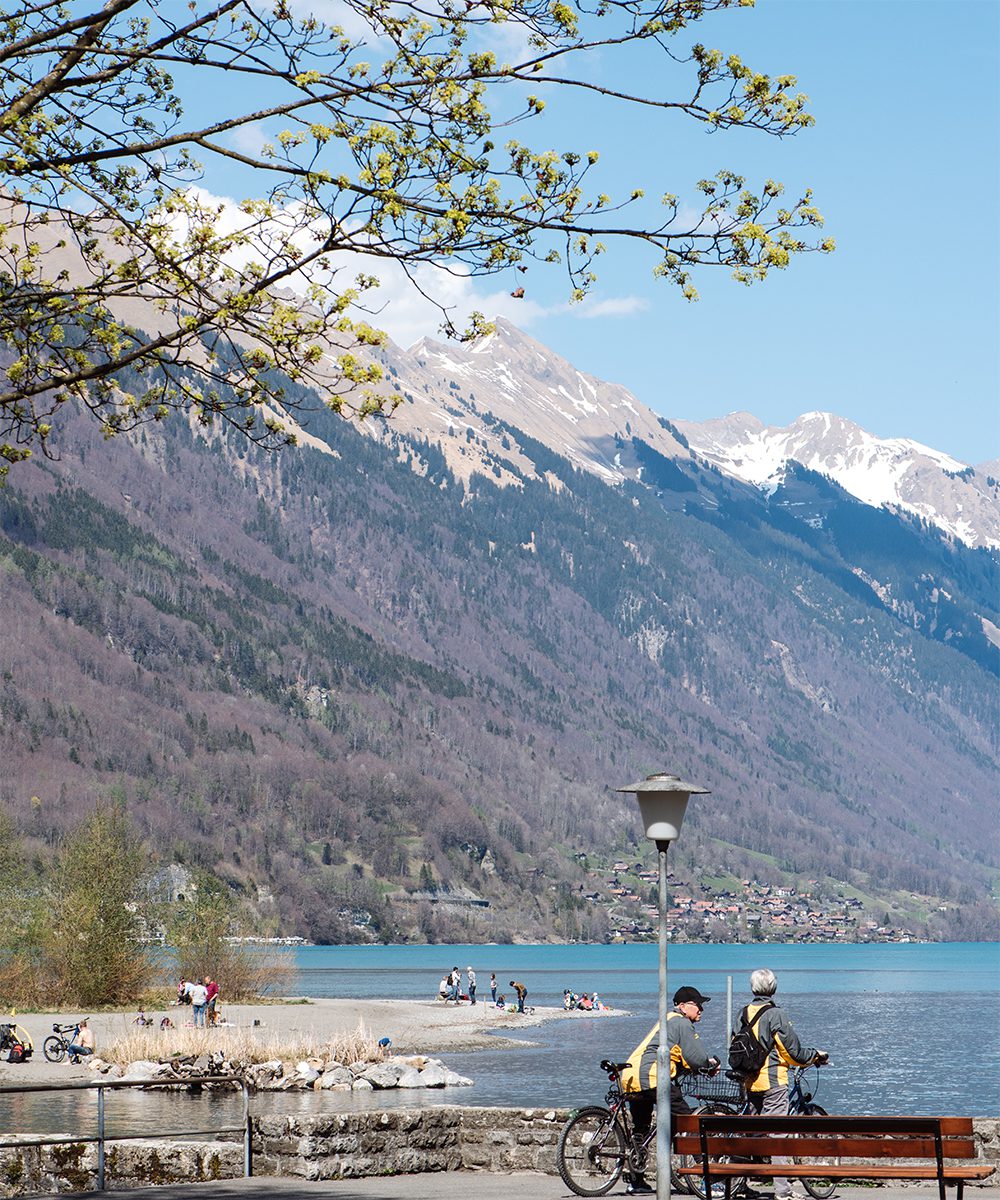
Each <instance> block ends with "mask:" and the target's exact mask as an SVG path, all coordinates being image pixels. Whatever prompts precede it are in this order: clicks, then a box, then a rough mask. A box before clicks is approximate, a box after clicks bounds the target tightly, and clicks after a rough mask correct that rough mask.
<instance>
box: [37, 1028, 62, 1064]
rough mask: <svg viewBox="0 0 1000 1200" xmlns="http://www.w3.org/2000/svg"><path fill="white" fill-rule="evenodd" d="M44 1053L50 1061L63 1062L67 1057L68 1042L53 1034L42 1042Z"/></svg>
mask: <svg viewBox="0 0 1000 1200" xmlns="http://www.w3.org/2000/svg"><path fill="white" fill-rule="evenodd" d="M42 1053H43V1054H44V1055H45V1057H46V1058H47V1059H48V1060H49V1062H62V1060H63V1059H64V1058H65V1057H66V1043H65V1042H64V1041H63V1040H62V1038H61V1037H56V1035H55V1034H52V1035H51V1036H50V1037H47V1038H46V1039H45V1041H44V1042H43V1043H42Z"/></svg>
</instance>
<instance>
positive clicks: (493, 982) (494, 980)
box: [490, 971, 497, 1004]
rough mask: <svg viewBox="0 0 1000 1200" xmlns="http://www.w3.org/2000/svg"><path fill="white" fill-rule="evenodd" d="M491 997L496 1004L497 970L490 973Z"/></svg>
mask: <svg viewBox="0 0 1000 1200" xmlns="http://www.w3.org/2000/svg"><path fill="white" fill-rule="evenodd" d="M490 999H491V1000H492V1001H493V1003H494V1004H496V1002H497V976H496V971H493V972H491V973H490Z"/></svg>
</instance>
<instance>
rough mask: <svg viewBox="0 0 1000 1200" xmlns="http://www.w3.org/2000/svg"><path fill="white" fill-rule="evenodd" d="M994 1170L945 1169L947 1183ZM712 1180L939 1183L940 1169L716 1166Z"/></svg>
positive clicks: (682, 1171)
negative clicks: (877, 1180) (901, 1180)
mask: <svg viewBox="0 0 1000 1200" xmlns="http://www.w3.org/2000/svg"><path fill="white" fill-rule="evenodd" d="M994 1170H995V1168H994V1167H992V1166H990V1165H989V1163H979V1164H971V1165H969V1166H967V1167H952V1166H947V1165H946V1166H945V1168H944V1177H945V1179H987V1178H989V1176H990V1175H992V1174H993V1172H994ZM676 1171H677V1174H678V1175H701V1174H703V1172H702V1169H701V1166H700V1165H699V1166H694V1167H678V1168H676ZM710 1174H711V1175H712V1177H713V1178H714V1177H716V1176H718V1177H720V1178H722V1177H724V1176H727V1175H732V1176H737V1175H745V1176H748V1177H750V1178H752V1179H772V1178H774V1177H775V1176H782V1177H785V1176H788V1177H791V1178H796V1179H824V1178H825V1179H869V1178H871V1179H937V1177H938V1173H937V1167H936V1166H934V1165H933V1164H927V1165H919V1164H913V1165H906V1166H893V1165H892V1164H889V1163H879V1164H871V1165H869V1164H867V1163H837V1164H836V1165H835V1166H831V1165H830V1164H829V1163H787V1164H784V1165H782V1164H780V1163H779V1164H777V1165H768V1164H767V1163H731V1162H725V1163H719V1162H713V1163H712V1165H711V1171H710Z"/></svg>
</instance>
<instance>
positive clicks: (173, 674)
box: [0, 324, 1000, 941]
mask: <svg viewBox="0 0 1000 1200" xmlns="http://www.w3.org/2000/svg"><path fill="white" fill-rule="evenodd" d="M384 362H385V366H386V370H387V383H386V386H387V387H389V388H394V389H398V391H399V394H401V395H403V396H405V397H409V398H410V399H409V402H408V403H406V404H405V405H403V406H401V407H400V408H399V409H398V410H397V412H396V415H395V416H393V417H392V418H391V419H390V420H379V419H375V420H371V421H368V422H365V423H364V425H363V426H361V428H360V429H356V428H354V427H353V426H351V425H349V424H346V423H344V422H343V421H340V420H339V419H337V418H335V417H334V416H333V415H332V414H330V413H328V412H324V411H323V410H322V409H320V410H318V411H314V412H313V413H312V414H302V421H303V425H304V432H305V435H306V436H304V437H303V439H302V445H301V446H300V447H299V448H298V449H292V450H289V451H287V452H284V453H282V454H280V455H277V456H268V455H267V454H265V453H262V452H260V451H257V450H254V449H253V448H251V447H248V446H246V445H245V444H244V443H241V442H240V441H239V440H238V439H235V438H232V437H230V436H228V435H226V434H224V433H218V432H211V431H206V430H203V429H200V428H198V427H197V426H196V425H194V424H192V423H186V422H184V421H183V420H176V419H175V420H172V421H168V422H166V423H165V424H164V425H163V426H162V427H157V428H155V429H151V430H149V431H142V432H140V433H138V434H136V435H135V436H133V437H130V438H127V439H125V438H122V439H117V440H115V441H114V442H112V443H105V442H103V441H102V439H101V438H100V436H99V435H98V433H97V431H96V430H94V429H93V428H92V427H91V426H90V425H88V424H87V422H86V421H85V420H84V419H83V417H77V418H74V419H72V420H70V421H69V422H68V425H67V428H66V429H65V430H64V431H62V432H61V433H60V436H59V440H58V443H57V446H56V448H57V450H58V455H59V457H58V460H57V461H55V462H46V461H41V462H36V463H33V464H28V465H27V466H24V467H19V468H18V474H17V478H16V480H15V481H14V485H12V486H9V487H8V488H7V489H6V491H5V492H4V493H2V494H0V558H2V565H3V568H4V574H3V579H4V590H3V593H2V597H0V604H2V609H3V618H4V619H3V625H2V628H3V644H2V647H0V648H2V650H3V655H4V663H5V669H4V671H5V673H4V676H3V680H2V684H0V715H2V717H3V721H2V722H0V752H2V753H3V755H4V762H5V764H6V771H5V778H4V780H3V781H2V782H0V799H2V802H3V804H4V807H5V808H6V809H7V810H8V811H10V812H11V813H12V814H14V815H15V817H16V819H17V820H18V822H19V825H20V827H21V829H22V830H23V831H25V833H26V836H28V838H29V839H30V842H31V844H32V846H33V848H34V849H35V850H36V851H37V852H38V853H45V852H46V851H47V850H48V849H50V848H51V847H52V846H53V845H55V844H56V843H57V842H58V838H59V836H60V831H61V830H63V829H64V828H65V825H66V822H67V821H68V820H71V819H73V818H74V817H75V816H79V814H80V813H81V812H82V811H85V810H86V807H87V805H89V804H92V803H93V802H94V800H95V799H97V798H100V797H102V796H105V797H106V796H108V795H113V796H114V797H116V798H117V799H119V800H120V801H121V802H123V803H126V804H127V805H128V806H129V808H130V811H131V812H133V813H134V814H135V816H136V818H137V820H138V821H139V822H140V825H141V828H142V830H143V832H144V833H145V834H146V835H147V836H148V837H149V838H150V840H151V841H152V842H153V843H154V844H155V845H156V847H157V849H158V852H159V853H160V854H162V856H163V857H164V860H165V861H177V862H182V863H185V864H188V865H191V866H194V867H198V868H203V869H208V870H211V871H212V872H213V873H214V874H216V875H217V877H219V878H220V879H222V880H224V881H225V882H226V883H227V884H228V885H229V886H230V887H232V888H233V889H234V891H238V892H239V893H240V894H241V895H243V896H245V897H247V898H248V902H251V903H252V904H254V905H256V907H257V909H258V911H259V915H260V918H261V920H262V921H265V922H267V921H271V922H273V925H274V927H275V928H280V929H281V931H282V932H286V933H290V932H296V933H300V934H302V935H304V936H310V937H313V938H316V939H318V940H351V939H360V940H370V939H373V938H381V939H394V940H399V939H401V938H414V937H417V938H430V939H439V940H459V941H460V940H466V939H468V940H496V941H504V940H514V939H518V938H534V939H545V938H556V939H561V940H567V939H573V938H583V939H594V940H601V939H602V938H603V937H604V936H607V933H608V930H609V928H611V927H612V923H613V922H614V921H616V920H617V916H616V914H615V913H614V912H609V911H606V910H605V909H604V908H603V907H602V906H599V905H597V904H596V903H595V902H593V901H592V900H590V899H589V898H588V896H587V891H586V889H587V888H588V887H591V886H592V883H591V879H592V875H591V873H590V864H597V865H599V864H603V863H607V864H610V863H613V862H614V861H615V859H616V857H617V856H619V855H624V856H626V858H627V859H628V860H629V861H635V860H636V859H638V858H639V857H640V856H641V855H642V854H643V853H644V848H643V847H642V846H641V845H640V837H639V834H638V833H637V830H636V819H635V814H634V812H632V811H631V807H630V804H629V802H628V801H627V799H623V798H622V797H621V796H619V795H617V794H616V793H615V792H614V791H613V788H614V787H615V786H616V785H621V784H622V783H623V782H625V781H628V780H630V779H632V778H634V777H635V776H636V774H637V773H642V772H644V771H646V770H652V769H662V768H664V767H667V768H670V767H673V768H680V769H682V771H683V773H684V774H685V775H686V776H689V777H691V778H694V779H695V780H697V781H699V782H701V783H703V784H704V785H705V786H707V787H710V788H711V789H712V792H713V799H712V800H710V801H707V802H706V804H705V805H704V806H698V809H697V811H694V812H692V814H691V818H690V821H689V823H688V824H686V825H685V838H684V844H683V847H681V848H680V850H679V857H678V860H677V861H678V865H679V866H683V868H684V869H685V871H686V872H687V874H688V877H693V878H698V879H700V880H701V881H702V882H703V884H704V886H705V887H708V888H710V889H716V890H732V889H733V888H735V887H736V886H737V885H738V882H739V880H740V879H741V878H744V877H750V878H756V879H762V880H765V881H768V882H773V883H775V884H777V883H779V882H782V881H785V880H792V881H796V882H797V883H798V884H800V885H802V886H803V888H804V890H809V891H810V894H812V895H817V896H818V897H822V896H823V895H828V896H830V897H838V896H840V897H844V896H851V897H853V898H855V899H857V900H858V902H859V904H860V905H861V909H860V910H859V911H861V912H862V913H864V914H865V916H866V918H870V919H872V920H876V919H877V923H878V924H883V923H888V924H891V925H893V926H894V927H896V928H899V929H903V930H907V931H911V932H913V933H919V934H923V935H926V936H948V937H960V936H984V934H985V935H989V934H990V933H991V932H992V931H994V930H995V917H996V910H995V905H994V902H993V900H992V899H991V896H992V890H993V888H994V887H995V885H996V880H997V865H996V859H997V856H996V852H995V835H996V830H995V823H994V822H993V821H992V817H991V810H990V803H991V797H992V790H993V783H994V781H995V772H996V767H997V745H996V723H995V721H994V720H993V717H992V714H993V706H994V704H995V697H996V674H997V670H998V667H997V654H996V646H995V645H993V644H992V642H991V640H990V639H989V637H987V636H986V633H985V630H986V629H987V623H990V624H991V626H992V627H993V628H997V627H998V626H1000V612H998V611H997V605H996V591H997V589H996V559H995V556H993V555H992V554H991V553H989V552H988V551H986V550H983V549H973V548H969V547H966V546H965V545H963V544H962V543H961V542H957V541H955V540H954V539H951V538H947V537H942V536H941V535H940V534H939V533H938V532H937V531H936V530H935V529H934V528H933V527H931V526H929V525H927V524H926V523H925V522H921V521H918V520H915V519H912V518H910V517H908V516H907V515H906V514H905V513H899V512H894V511H891V510H889V509H883V508H873V507H871V506H869V505H865V504H862V503H860V502H859V501H858V500H857V499H855V498H854V497H853V496H852V495H850V494H849V492H848V491H847V490H846V489H845V488H844V487H842V486H840V485H839V484H837V483H836V482H834V481H832V480H831V479H830V478H828V477H827V476H826V475H825V474H822V473H819V472H816V471H813V470H810V469H807V468H806V467H805V466H799V465H797V464H793V465H791V466H790V467H789V469H787V470H786V471H785V473H784V475H783V477H782V478H781V480H780V481H778V482H777V484H776V486H774V487H773V488H770V489H768V491H767V492H762V491H761V490H760V489H759V488H757V487H756V486H753V485H752V484H750V483H749V482H747V481H745V480H741V479H737V478H734V477H733V476H731V475H729V474H726V473H723V472H722V471H721V470H720V469H719V468H718V467H716V466H713V465H712V464H710V463H708V462H707V461H706V460H705V459H704V457H702V456H700V455H699V454H697V453H696V452H693V451H692V449H691V447H690V446H689V445H686V444H685V442H686V438H685V435H684V434H683V432H682V431H680V430H679V429H676V428H675V427H673V426H672V425H671V424H670V422H668V421H665V420H664V419H662V418H657V417H655V416H654V415H653V414H652V413H651V412H650V411H649V410H648V409H645V408H643V406H641V405H639V404H638V403H637V402H636V401H635V400H634V398H632V397H630V396H629V394H628V393H627V392H625V391H624V389H619V388H615V387H614V386H613V385H606V384H601V383H600V382H599V381H596V380H593V379H590V378H588V377H586V376H584V375H582V374H580V373H579V372H575V370H574V369H573V368H572V367H571V366H570V365H569V364H567V363H565V362H564V361H563V360H561V359H559V358H558V356H554V355H551V354H550V353H549V352H547V351H545V349H544V347H540V346H539V344H538V343H536V342H534V341H533V340H532V339H530V338H527V337H526V336H525V335H523V334H520V333H519V332H518V331H516V330H514V329H513V327H506V326H504V325H502V324H501V325H500V326H498V333H497V335H495V337H494V338H492V339H488V340H487V341H486V342H485V343H482V344H480V345H479V346H477V347H473V348H466V349H461V348H459V349H452V348H448V349H447V351H444V350H443V349H442V350H438V349H436V348H435V347H433V346H431V345H430V344H429V343H424V344H422V345H421V346H419V347H418V348H417V349H416V351H415V352H413V353H407V352H404V351H401V350H398V349H397V348H394V347H391V346H390V347H387V348H386V350H385V352H384ZM538 435H544V436H538ZM806 885H807V889H806ZM469 896H471V897H473V898H474V902H473V901H468V902H467V903H466V904H465V905H464V906H459V905H457V903H456V904H450V903H449V901H448V899H447V898H448V897H452V898H456V900H457V899H461V898H463V897H469ZM640 899H641V898H640ZM883 918H888V922H885V921H883ZM734 920H735V918H734ZM716 933H717V935H718V936H728V937H740V936H753V934H752V931H751V930H750V929H749V928H748V927H743V928H741V927H739V925H738V923H737V924H734V925H733V927H732V928H726V929H723V928H721V927H720V929H719V930H717V931H716Z"/></svg>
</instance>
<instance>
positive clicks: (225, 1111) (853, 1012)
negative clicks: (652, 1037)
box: [0, 943, 1000, 1135]
mask: <svg viewBox="0 0 1000 1200" xmlns="http://www.w3.org/2000/svg"><path fill="white" fill-rule="evenodd" d="M294 954H295V959H296V965H297V967H298V972H299V975H298V980H297V982H296V993H297V994H301V995H304V996H311V997H317V998H319V997H362V998H363V997H389V998H392V997H398V998H399V999H414V998H430V997H431V996H433V995H434V994H435V993H436V991H437V986H438V981H439V980H440V978H441V976H442V975H443V974H444V973H445V972H446V971H448V970H450V969H451V967H452V966H454V965H455V964H456V963H457V964H458V965H459V966H460V967H461V969H462V971H463V972H464V971H465V968H466V967H467V965H468V964H469V963H471V964H472V965H473V966H474V967H475V970H476V974H477V976H478V979H479V995H480V997H483V996H485V997H486V998H487V999H488V998H489V987H488V981H489V977H490V972H491V971H495V972H496V975H497V979H498V980H499V981H500V984H501V989H502V990H505V991H508V992H509V991H510V988H509V987H507V986H506V985H507V981H508V980H510V979H519V980H523V981H524V982H525V984H526V985H527V987H528V989H529V997H528V1003H529V1004H531V1003H535V1004H539V1005H559V1004H561V1003H562V994H563V989H564V988H570V989H572V990H573V991H576V992H584V991H587V992H594V991H596V992H599V993H600V995H601V996H602V998H604V999H605V1000H606V1001H607V1002H608V1003H609V1004H611V1005H613V1006H614V1007H615V1008H620V1009H626V1010H628V1012H629V1013H630V1014H631V1015H629V1016H622V1017H614V1018H608V1017H587V1016H583V1015H582V1014H581V1015H580V1016H579V1017H578V1018H575V1019H573V1020H569V1021H556V1022H551V1023H549V1024H545V1025H542V1026H532V1027H529V1028H526V1029H525V1030H524V1034H523V1038H524V1042H525V1044H524V1046H523V1047H520V1048H504V1049H497V1050H483V1051H477V1052H475V1053H467V1054H452V1053H448V1054H445V1055H442V1058H443V1059H444V1061H445V1062H446V1063H447V1065H448V1066H450V1067H452V1068H453V1069H455V1070H457V1071H458V1072H459V1073H461V1074H463V1075H466V1076H468V1077H470V1078H472V1079H473V1080H474V1081H475V1083H474V1086H473V1087H471V1088H455V1089H449V1090H447V1091H444V1092H441V1091H432V1092H413V1091H403V1092H378V1093H367V1094H364V1093H362V1094H361V1095H352V1094H347V1095H345V1094H343V1093H321V1094H317V1093H308V1094H295V1093H263V1094H261V1095H260V1096H258V1097H257V1098H256V1099H255V1101H254V1104H255V1107H256V1108H257V1109H258V1110H260V1111H270V1112H273V1111H303V1112H314V1111H316V1110H317V1108H319V1107H321V1106H322V1107H324V1108H345V1107H388V1106H396V1105H400V1104H402V1105H410V1106H412V1105H417V1104H441V1103H458V1104H470V1105H503V1106H516V1107H546V1108H548V1107H574V1106H576V1105H580V1104H584V1103H591V1102H593V1101H600V1100H602V1099H603V1096H604V1092H605V1090H606V1079H605V1077H604V1075H603V1074H602V1073H601V1071H600V1069H599V1067H598V1063H599V1062H600V1060H601V1059H602V1058H607V1057H612V1058H617V1057H619V1056H620V1057H625V1056H627V1055H628V1053H629V1052H630V1051H631V1050H632V1048H633V1047H634V1046H635V1045H636V1044H637V1043H638V1042H639V1040H640V1039H641V1038H642V1037H643V1036H644V1035H645V1034H646V1033H647V1032H648V1030H649V1029H650V1027H651V1026H652V1024H653V1023H654V1022H655V1020H656V1008H657V978H658V975H657V948H656V946H655V945H648V944H645V945H614V946H363V947H360V946H309V947H302V948H300V949H297V950H296V951H294ZM759 966H769V967H770V968H771V969H772V970H773V971H774V972H775V974H776V975H777V976H778V999H779V1001H780V1002H781V1003H782V1005H783V1006H784V1007H785V1008H786V1009H787V1010H788V1012H789V1013H790V1015H791V1017H792V1019H793V1021H794V1022H795V1026H796V1029H797V1030H798V1032H799V1035H800V1037H801V1038H802V1040H803V1042H804V1043H805V1044H807V1045H812V1046H817V1045H818V1046H821V1047H823V1048H824V1049H826V1050H828V1051H829V1052H830V1058H831V1064H830V1066H829V1067H826V1068H824V1070H823V1072H822V1074H821V1078H820V1087H819V1092H818V1094H817V1099H818V1100H819V1102H820V1103H821V1104H822V1105H823V1106H824V1107H825V1108H827V1109H828V1110H829V1111H831V1112H841V1113H859V1114H860V1113H873V1114H878V1113H912V1114H928V1115H937V1114H946V1115H967V1116H998V1115H1000V1072H998V1070H997V1064H998V1063H1000V945H998V944H996V943H951V944H932V945H922V944H916V943H912V944H907V945H868V946H854V945H848V946H818V945H817V946H798V945H796V946H781V945H766V946H744V945H739V946H726V945H711V946H703V945H682V946H672V947H671V948H670V952H669V967H670V984H669V986H670V990H671V993H672V992H673V991H674V989H676V988H677V987H679V986H681V985H682V984H693V985H694V986H695V987H697V988H699V989H700V990H701V991H702V992H703V993H704V994H705V995H709V996H712V997H713V999H712V1002H711V1003H710V1004H709V1005H708V1006H707V1007H706V1009H705V1014H704V1016H703V1018H702V1020H701V1022H700V1024H699V1035H700V1037H701V1038H702V1040H703V1041H704V1042H705V1044H706V1046H707V1047H708V1049H709V1050H710V1051H713V1052H715V1053H719V1052H721V1051H722V1049H723V1047H724V1045H725V1041H726V1038H725V1022H726V987H727V980H728V978H729V977H732V979H733V989H734V1010H735V1011H736V1012H737V1013H738V1011H739V1008H740V1006H741V1005H742V1004H744V1003H745V1002H746V1000H747V999H748V998H749V997H748V994H747V981H748V976H749V973H750V971H751V970H753V969H755V968H756V967H759ZM371 1032H372V1033H373V1034H375V1035H376V1036H378V1035H379V1030H377V1029H372V1030H371ZM502 1032H503V1035H504V1036H514V1037H519V1036H521V1035H518V1033H517V1031H516V1030H513V1031H510V1030H504V1031H502ZM5 1082H6V1081H5ZM230 1110H231V1111H230ZM95 1111H96V1103H95V1100H94V1096H93V1094H88V1095H81V1094H80V1093H69V1094H66V1095H63V1096H55V1095H47V1096H45V1097H38V1096H35V1097H27V1096H20V1097H16V1098H12V1097H0V1128H2V1129H4V1130H5V1131H6V1130H13V1131H15V1132H20V1133H40V1132H43V1131H44V1132H50V1131H53V1130H55V1131H59V1132H61V1131H63V1130H75V1131H77V1132H79V1133H84V1132H86V1131H87V1130H88V1129H92V1128H93V1120H94V1113H95ZM238 1120H239V1107H238V1104H237V1102H236V1100H235V1098H232V1099H230V1098H224V1097H219V1096H215V1097H208V1096H200V1097H199V1096H189V1095H186V1094H179V1095H174V1096H169V1095H167V1094H164V1093H160V1092H152V1093H139V1092H131V1091H130V1092H128V1093H119V1094H117V1095H116V1094H114V1093H111V1094H109V1097H108V1128H109V1132H110V1133H111V1134H112V1135H113V1134H114V1133H115V1132H125V1131H126V1130H127V1131H128V1132H143V1131H154V1130H158V1129H165V1128H170V1129H174V1130H182V1129H184V1128H185V1127H187V1128H194V1127H197V1126H201V1127H204V1128H207V1127H209V1126H210V1125H211V1124H213V1123H219V1124H236V1123H238Z"/></svg>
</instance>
